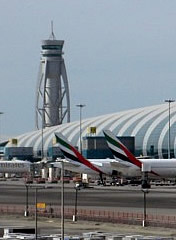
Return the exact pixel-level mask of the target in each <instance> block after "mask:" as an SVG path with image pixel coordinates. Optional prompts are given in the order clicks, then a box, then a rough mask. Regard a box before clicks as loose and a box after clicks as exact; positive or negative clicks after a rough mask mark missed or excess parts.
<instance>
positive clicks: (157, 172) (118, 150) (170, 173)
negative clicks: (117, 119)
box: [104, 130, 176, 178]
mask: <svg viewBox="0 0 176 240" xmlns="http://www.w3.org/2000/svg"><path fill="white" fill-rule="evenodd" d="M104 135H105V138H106V141H107V144H108V146H109V148H110V150H111V151H112V154H113V156H114V158H115V159H116V160H117V162H118V163H119V166H120V165H122V166H123V167H121V168H120V167H119V171H121V172H122V174H123V175H126V176H141V170H142V168H146V169H147V171H148V172H149V173H150V175H152V176H155V177H161V178H175V177H176V159H141V158H140V159H138V158H136V157H135V156H134V155H133V154H132V153H131V152H130V151H129V150H128V149H127V148H126V147H125V146H124V145H123V144H122V143H121V142H120V140H119V139H118V138H117V137H116V136H115V135H113V134H112V132H110V131H109V130H104Z"/></svg>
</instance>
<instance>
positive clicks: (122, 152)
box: [103, 130, 142, 168]
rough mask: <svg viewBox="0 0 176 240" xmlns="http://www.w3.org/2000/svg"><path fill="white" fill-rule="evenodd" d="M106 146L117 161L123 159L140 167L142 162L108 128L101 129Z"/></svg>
mask: <svg viewBox="0 0 176 240" xmlns="http://www.w3.org/2000/svg"><path fill="white" fill-rule="evenodd" d="M103 133H104V135H105V138H106V141H107V144H108V147H109V148H110V150H111V152H112V154H113V155H114V157H115V158H116V159H117V160H119V161H123V162H124V161H125V162H129V163H132V164H134V165H136V166H137V167H139V168H141V167H142V162H141V161H139V160H138V159H137V158H136V157H135V156H134V155H133V154H132V153H131V152H129V150H128V149H127V148H126V147H125V146H124V145H123V144H122V143H121V142H120V140H119V139H118V138H117V137H116V136H115V135H114V134H113V133H112V132H111V131H109V130H104V131H103Z"/></svg>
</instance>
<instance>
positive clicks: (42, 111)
mask: <svg viewBox="0 0 176 240" xmlns="http://www.w3.org/2000/svg"><path fill="white" fill-rule="evenodd" d="M39 110H40V111H41V115H42V146H41V160H42V159H43V157H44V151H43V145H44V143H43V129H44V111H45V109H44V108H40V109H39Z"/></svg>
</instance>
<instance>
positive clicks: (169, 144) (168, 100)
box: [165, 99, 175, 159]
mask: <svg viewBox="0 0 176 240" xmlns="http://www.w3.org/2000/svg"><path fill="white" fill-rule="evenodd" d="M165 102H166V103H168V104H169V109H168V111H169V116H168V117H169V121H168V123H169V126H168V159H170V158H171V152H170V148H171V147H170V146H171V135H170V105H171V103H173V102H175V100H173V99H166V100H165Z"/></svg>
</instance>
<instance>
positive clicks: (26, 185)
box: [24, 184, 29, 217]
mask: <svg viewBox="0 0 176 240" xmlns="http://www.w3.org/2000/svg"><path fill="white" fill-rule="evenodd" d="M25 187H26V209H25V212H24V216H25V217H28V216H29V201H28V199H29V198H28V196H29V195H28V190H29V189H28V188H29V186H28V184H25Z"/></svg>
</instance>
